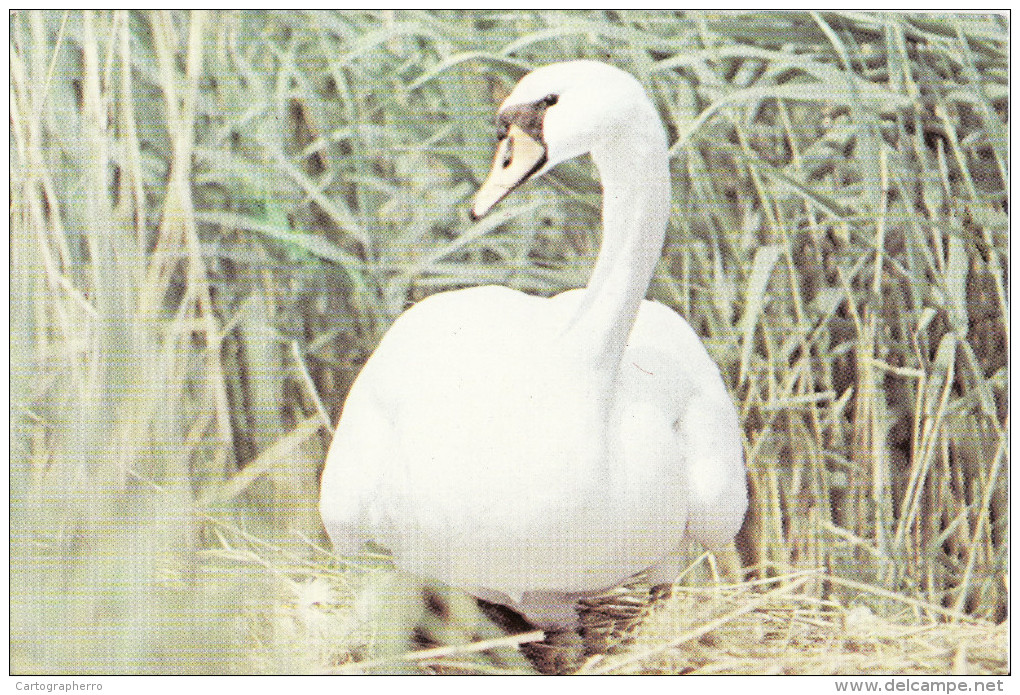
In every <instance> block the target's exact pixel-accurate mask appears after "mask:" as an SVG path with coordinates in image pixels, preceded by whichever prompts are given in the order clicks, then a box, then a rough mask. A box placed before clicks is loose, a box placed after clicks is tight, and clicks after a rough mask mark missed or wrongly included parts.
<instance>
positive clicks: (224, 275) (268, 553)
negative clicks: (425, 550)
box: [10, 11, 1009, 673]
mask: <svg viewBox="0 0 1020 695" xmlns="http://www.w3.org/2000/svg"><path fill="white" fill-rule="evenodd" d="M10 34H11V50H10V66H11V67H10V79H11V85H10V86H11V90H10V91H11V106H10V123H11V155H10V165H11V181H10V223H11V234H10V266H11V302H10V305H11V394H12V398H11V423H12V424H11V554H12V576H11V643H12V664H11V669H12V671H16V672H48V673H54V672H73V673H84V672H92V673H95V672H99V673H105V672H151V671H165V672H294V671H320V670H327V669H330V668H336V667H341V666H343V665H344V664H345V663H347V662H349V661H350V660H351V659H392V658H396V657H399V655H400V654H403V653H405V652H406V651H407V649H409V648H410V646H409V644H410V642H409V637H408V634H407V631H408V630H410V628H411V627H412V625H413V623H412V621H411V619H410V618H409V617H408V616H409V615H411V613H413V612H414V611H413V610H412V609H410V608H408V609H407V610H406V611H405V610H404V609H402V608H399V607H393V606H391V607H390V609H389V610H388V612H387V611H383V612H382V613H379V612H378V611H376V612H374V613H373V612H372V611H369V612H368V613H364V612H363V613H362V614H358V613H357V610H355V609H356V608H357V601H356V600H355V599H356V596H358V595H359V594H358V591H356V589H357V588H358V587H360V586H361V585H362V584H363V583H364V582H365V581H367V580H368V579H367V578H372V577H379V576H384V575H385V574H386V573H384V572H383V573H380V572H378V571H377V569H375V568H377V567H378V565H379V561H378V560H377V559H372V558H334V557H332V556H331V555H330V553H329V552H328V550H327V549H326V548H324V547H323V545H324V543H325V539H324V537H323V535H322V530H321V527H320V524H319V521H318V517H317V514H316V512H315V504H316V498H317V492H318V490H317V485H318V482H317V481H318V473H319V469H320V467H321V464H322V460H323V458H324V452H325V447H326V445H327V444H328V441H329V430H330V426H331V423H332V422H333V421H335V419H336V416H337V414H338V412H339V408H340V404H341V403H342V402H343V397H344V395H345V393H346V390H347V388H348V387H349V385H350V383H351V381H352V379H353V378H354V376H355V375H356V374H357V371H358V368H359V366H360V364H361V362H362V361H363V360H364V358H365V356H366V355H368V354H370V352H371V350H372V349H373V347H374V346H375V344H376V341H377V340H378V338H379V336H380V335H382V333H383V332H384V331H385V329H386V327H387V326H388V325H389V324H390V322H391V321H392V320H393V318H394V317H395V316H397V315H399V313H400V312H401V311H402V310H403V308H404V307H405V306H406V305H407V304H408V303H409V302H413V301H416V300H417V299H420V298H421V297H423V296H426V295H428V294H430V293H432V292H436V291H440V290H443V289H448V288H451V287H458V286H465V285H473V284H480V283H487V282H496V283H500V284H507V285H510V286H513V287H516V288H518V289H522V290H526V291H529V292H534V293H538V294H549V293H553V292H556V291H558V290H560V289H563V288H566V287H576V286H579V285H582V284H583V283H584V281H585V279H586V276H587V272H588V269H589V268H590V264H591V261H592V257H593V254H594V252H595V250H596V249H597V245H598V239H597V236H596V235H595V234H594V233H593V232H592V231H591V230H592V229H595V228H597V215H598V205H597V200H598V189H597V186H596V185H595V182H594V179H593V177H592V172H591V171H590V170H589V169H590V167H588V166H586V165H585V164H584V163H583V162H582V163H578V164H573V165H571V166H565V167H562V168H561V170H560V171H558V172H557V175H556V176H555V177H554V178H553V179H552V180H551V181H550V182H549V183H548V184H547V185H533V186H529V187H526V189H525V190H522V191H520V193H519V195H518V197H517V199H516V201H508V203H507V204H506V205H504V206H503V208H502V209H501V211H500V212H499V214H497V215H494V216H493V217H492V218H490V219H487V220H484V221H482V222H480V223H478V224H474V225H472V224H471V223H470V222H469V220H468V218H467V212H466V210H467V207H466V200H467V197H468V196H469V195H470V193H471V191H472V190H473V188H474V186H475V185H477V182H478V180H479V178H480V176H481V175H482V174H483V172H484V170H485V168H486V167H487V165H488V158H489V153H490V152H489V151H490V147H491V144H492V142H491V141H492V126H491V117H492V112H493V109H494V107H495V104H496V103H498V101H499V99H500V97H501V95H502V94H504V93H505V92H506V91H507V90H508V89H509V88H510V87H511V86H512V85H513V83H514V82H515V81H516V79H517V78H518V77H519V76H520V75H521V74H522V73H523V72H524V71H525V70H527V69H528V68H529V67H530V66H533V65H538V64H542V63H547V62H552V61H555V60H562V59H566V58H571V57H592V58H600V59H605V60H610V61H612V62H614V63H616V64H618V65H620V66H621V67H623V68H625V69H628V70H631V71H632V72H633V73H634V74H636V75H637V76H638V77H639V78H640V79H641V80H642V81H643V82H644V83H645V84H646V86H647V87H648V88H649V90H650V92H651V93H652V94H653V95H654V97H655V99H656V101H657V102H658V104H659V106H660V112H661V114H662V116H663V119H664V121H665V122H666V124H667V127H668V129H669V130H670V134H671V138H672V140H673V141H674V142H675V145H674V147H673V151H672V153H673V172H674V182H675V188H674V200H675V203H676V204H675V207H674V215H673V219H672V221H671V227H670V234H669V240H668V243H667V248H666V251H665V253H664V257H663V261H662V263H661V265H660V268H659V273H658V274H657V277H656V279H655V281H654V283H653V286H652V289H651V293H650V294H651V295H652V296H654V297H655V298H657V299H659V300H660V301H663V302H665V303H667V304H668V305H670V306H672V307H674V308H675V309H677V311H679V312H680V313H681V314H683V315H684V316H686V317H687V318H688V319H689V320H690V322H691V323H692V325H693V326H694V327H695V329H696V330H697V331H698V332H699V334H701V335H702V336H704V337H705V340H706V343H707V344H708V346H709V349H710V351H711V353H712V354H713V356H714V357H715V358H716V359H717V361H718V362H719V364H720V365H721V367H722V369H723V373H724V375H725V377H726V379H727V380H728V383H729V385H730V387H731V389H732V391H733V393H734V395H735V397H736V400H737V402H738V403H739V404H740V408H741V416H742V421H743V423H744V428H745V434H746V440H745V443H746V451H747V459H748V464H749V469H750V481H751V487H752V507H751V512H750V514H749V517H748V522H747V524H746V525H745V527H744V529H743V530H742V532H741V534H740V535H739V537H738V539H737V543H736V546H735V549H730V550H728V551H726V553H729V555H726V553H724V554H723V556H727V557H728V558H729V559H728V560H727V561H726V562H720V563H719V564H718V565H717V566H716V569H715V570H714V571H713V572H708V573H707V574H706V573H704V572H701V570H699V572H696V573H693V574H692V575H691V577H690V578H689V580H688V581H686V582H685V583H683V584H681V585H680V586H678V587H677V592H678V593H677V594H676V595H675V596H674V598H673V600H672V601H671V602H670V603H669V604H668V605H667V607H666V608H665V609H664V610H662V611H661V612H659V613H656V615H655V616H654V617H653V619H652V620H651V621H650V622H649V623H648V624H647V625H646V627H645V628H644V630H643V631H642V632H641V633H640V635H638V636H637V638H636V639H635V640H634V642H633V645H632V647H626V649H637V650H639V651H640V650H642V649H643V650H645V651H649V652H651V653H650V655H649V656H647V657H643V658H642V659H640V660H634V661H631V662H629V664H628V665H626V666H616V667H614V666H613V665H612V664H613V663H616V662H614V661H613V659H618V658H624V659H626V658H628V657H627V656H626V654H629V653H632V652H626V653H625V654H622V655H621V654H616V653H613V654H608V655H607V656H606V660H605V661H601V662H598V663H595V664H594V665H593V666H592V668H620V669H624V670H631V671H642V670H667V671H684V672H687V671H699V670H700V671H705V670H711V669H713V668H719V669H722V670H726V671H749V672H766V671H774V670H778V671H782V672H787V671H789V672H836V671H839V672H843V671H853V670H857V669H861V670H863V669H871V670H872V671H876V670H878V671H883V672H893V671H897V672H900V671H902V672H917V671H925V670H926V669H927V672H945V671H949V670H953V669H957V670H976V671H984V672H996V671H999V672H1001V671H1002V670H1003V669H1005V668H1006V661H1005V643H1004V640H1005V637H1004V635H1005V628H1004V627H1003V625H1005V624H1006V623H1005V621H1006V618H1007V610H1008V608H1007V607H1008V572H1009V567H1008V524H1009V504H1008V485H1007V482H1008V478H1009V446H1008V433H1009V417H1008V412H1009V396H1008V392H1009V378H1008V352H1009V332H1008V321H1007V318H1006V317H1007V316H1008V315H1009V295H1008V287H1009V248H1008V238H1009V235H1008V183H1007V182H1008V165H1009V159H1008V154H1009V153H1008V147H1007V132H1008V25H1007V21H1006V20H1005V19H1004V18H1002V17H997V16H984V15H933V14H929V15H902V14H866V13H852V12H822V13H792V12H791V13H767V12H758V13H690V14H669V13H663V12H652V13H649V12H586V13H578V12H517V13H498V12H497V13H487V12H479V13H470V14H465V13H459V12H443V13H421V12H412V11H398V12H330V13H301V12H286V13H259V12H223V13H203V12H195V13H185V12H160V13H152V12H137V13H128V12H102V13H97V12H45V11H41V12H15V13H12V14H11V16H10ZM723 556H720V557H723ZM802 571H811V572H820V574H817V575H812V576H813V577H814V578H813V579H812V580H810V581H808V582H806V583H804V584H803V585H802V586H799V587H797V588H796V590H791V591H790V592H789V593H786V594H777V593H774V592H775V590H776V586H779V585H782V586H788V584H784V583H783V582H780V581H779V579H780V578H781V577H783V576H786V575H790V574H791V573H793V574H796V573H798V572H802ZM740 582H744V583H743V584H740ZM747 582H752V583H753V582H760V583H759V584H754V585H752V584H749V583H747ZM776 582H778V584H776ZM729 585H733V586H729ZM728 586H729V588H727V587H728ZM754 586H756V587H758V588H757V589H755V588H753V587H754ZM699 587H709V588H708V589H706V590H707V591H709V592H710V597H711V600H705V601H695V602H694V604H695V605H692V604H691V599H690V597H692V596H702V595H701V594H698V593H697V592H698V591H701V590H702V589H699ZM770 591H771V592H773V593H769V592H770ZM309 592H310V593H309ZM317 592H319V593H321V592H326V594H325V598H323V599H322V600H311V598H309V597H310V596H311V597H312V598H314V596H317V595H319V593H317ZM412 593H413V592H412ZM403 595H405V596H410V594H408V593H407V592H404V594H403ZM398 603H399V602H398ZM401 605H403V604H401ZM302 606H304V607H305V608H301V607H302ZM748 606H750V608H749V609H748V610H746V611H745V612H743V613H741V610H742V607H743V608H748ZM865 607H866V610H867V611H870V615H871V616H873V618H872V619H867V620H863V623H861V624H865V623H866V626H865V627H866V629H865V627H860V625H858V627H857V628H854V629H855V630H858V628H859V629H860V630H864V632H860V634H858V633H857V632H854V633H853V634H850V632H848V631H847V621H848V620H849V621H850V623H854V620H857V619H858V618H862V619H863V618H867V617H868V615H869V614H866V613H865ZM327 608H328V610H327ZM405 608H406V606H405ZM458 610H460V609H458ZM464 610H468V609H467V608H465V609H464ZM737 613H739V615H737ZM330 616H333V617H330ZM366 616H367V617H366ZM727 616H731V619H728V620H726V621H725V622H724V623H721V624H719V626H718V627H717V628H715V629H713V630H712V631H710V632H708V633H706V634H704V635H701V636H699V637H697V638H692V639H690V640H687V641H685V642H684V643H683V644H678V645H676V647H675V648H674V647H671V646H668V645H670V644H671V643H672V642H674V641H675V640H676V639H677V638H678V637H680V636H682V635H684V634H687V633H688V631H690V630H697V629H698V628H699V626H703V625H706V624H711V622H712V621H713V620H716V619H721V618H725V617H727ZM466 620H468V623H469V627H466V628H464V629H463V630H459V629H453V628H449V627H447V628H443V629H439V628H438V627H437V628H435V629H433V631H432V632H433V637H435V639H434V640H433V642H434V643H435V644H440V643H441V644H445V645H454V646H455V647H456V648H457V649H458V650H459V651H458V652H457V655H458V656H456V658H457V659H459V660H460V661H462V662H463V667H464V668H466V669H479V668H484V669H485V670H496V671H499V670H501V669H502V670H506V669H511V670H513V669H517V668H519V667H520V668H525V667H526V664H522V663H520V662H519V661H514V660H513V659H514V657H513V654H515V653H516V652H515V650H513V649H503V650H502V653H503V656H501V657H500V659H502V661H499V662H498V663H494V662H491V661H484V662H483V661H479V660H477V659H475V658H474V657H472V656H470V655H471V654H475V655H476V656H477V652H476V651H473V650H474V649H476V648H465V647H463V645H464V644H466V643H468V642H470V641H471V640H474V639H499V636H498V635H495V634H492V633H489V632H486V631H485V629H483V628H479V627H476V626H475V623H474V622H472V621H474V618H466ZM380 621H382V622H380ZM386 621H389V622H386ZM706 621H707V622H706ZM858 622H859V623H860V622H861V621H860V620H858ZM655 626H658V627H655ZM444 630H445V632H444ZM655 630H660V631H661V632H660V634H659V635H658V636H656V635H655V634H654V631H655ZM841 631H842V633H841ZM759 634H760V635H762V637H761V638H760V639H758V640H757V641H755V640H753V639H751V638H752V637H754V636H755V635H759ZM897 635H898V636H897ZM458 645H460V646H458ZM825 650H828V651H825ZM497 651H498V650H497ZM511 652H512V653H513V654H510V653H511ZM926 655H927V656H926ZM433 657H435V655H433ZM433 657H429V658H433ZM825 657H830V658H825ZM435 658H438V657H435ZM452 658H454V657H452V656H447V657H443V660H444V663H448V662H449V661H450V659H452ZM486 659H488V657H486ZM883 660H884V661H883ZM404 663H405V664H412V665H413V664H417V665H418V666H423V664H422V663H421V660H414V659H412V660H411V661H408V660H406V659H405V660H404Z"/></svg>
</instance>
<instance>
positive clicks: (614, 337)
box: [570, 104, 672, 375]
mask: <svg viewBox="0 0 1020 695" xmlns="http://www.w3.org/2000/svg"><path fill="white" fill-rule="evenodd" d="M647 106H648V108H647V110H644V109H642V110H641V111H639V112H638V114H637V115H636V117H635V118H633V119H631V120H629V122H628V127H627V128H626V129H617V130H616V131H614V132H612V133H610V134H608V136H607V137H606V138H604V140H603V141H602V142H600V143H599V146H597V147H595V148H593V149H592V153H591V155H592V159H593V160H594V162H595V165H596V167H598V170H599V175H600V177H601V179H602V247H601V249H600V251H599V256H598V260H597V261H596V262H595V268H594V270H593V271H592V275H591V278H590V280H589V281H588V287H587V289H586V291H585V297H584V299H583V301H582V302H581V306H580V308H579V311H578V314H577V316H576V317H575V319H574V321H573V322H572V327H571V329H570V332H571V333H574V334H575V335H576V336H577V338H578V339H579V341H580V342H581V344H582V345H584V346H585V352H587V353H588V354H587V355H586V356H587V357H588V359H589V360H590V361H591V362H592V367H593V368H594V369H596V370H599V371H604V372H610V373H612V374H613V375H615V373H616V371H617V369H618V368H619V366H620V361H621V360H622V358H623V352H624V349H625V348H626V346H627V338H628V336H629V335H630V331H631V328H632V327H633V325H634V320H635V318H636V316H637V311H638V307H639V306H640V304H641V300H642V299H644V296H645V293H646V292H647V291H648V285H649V283H650V282H651V279H652V275H653V273H654V272H655V266H656V264H657V263H658V260H659V257H660V256H661V255H662V245H663V242H664V240H665V236H666V226H667V224H668V222H669V214H670V203H671V197H672V191H671V186H670V175H669V156H668V150H667V147H666V135H665V132H664V131H663V128H662V124H661V122H660V121H659V118H658V114H656V113H655V111H654V108H653V107H651V104H648V105H647ZM588 350H590V352H588Z"/></svg>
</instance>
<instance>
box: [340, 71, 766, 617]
mask: <svg viewBox="0 0 1020 695" xmlns="http://www.w3.org/2000/svg"><path fill="white" fill-rule="evenodd" d="M498 122H499V125H500V141H499V145H498V148H497V152H496V157H495V160H494V162H493V169H492V172H491V174H490V176H489V179H488V180H487V181H486V182H485V184H483V186H482V187H481V189H480V190H479V192H478V193H477V194H476V197H475V201H474V207H473V210H472V214H473V215H474V216H476V217H480V216H481V215H484V214H485V213H487V212H488V211H489V210H490V209H491V208H492V207H493V206H494V205H495V204H496V203H498V202H499V200H501V199H502V198H503V197H504V196H505V195H507V194H508V193H509V192H511V191H512V190H513V189H514V188H515V187H516V186H517V185H519V184H520V183H522V182H523V181H525V180H527V179H529V178H534V177H536V176H540V175H541V174H543V173H544V172H545V171H547V170H549V169H550V168H552V167H553V166H555V165H556V164H557V163H559V162H561V161H564V160H566V159H570V158H572V157H575V156H578V155H580V154H584V153H587V152H590V153H591V155H592V158H593V160H594V162H595V164H596V166H597V167H598V170H599V174H600V176H601V179H602V183H603V196H604V198H603V224H604V230H603V243H602V248H601V251H600V253H599V257H598V260H597V262H596V265H595V269H594V271H593V273H592V276H591V279H590V281H589V284H588V286H587V287H586V288H584V289H576V290H570V291H567V292H564V293H562V294H559V295H557V296H555V297H552V298H548V299H547V298H540V297H534V296H530V295H527V294H524V293H521V292H517V291H514V290H510V289H508V288H505V287H495V286H493V287H477V288H471V289H464V290H457V291H452V292H444V293H440V294H437V295H433V296H432V297H429V298H428V299H425V300H423V301H421V302H419V303H418V304H416V305H415V306H413V307H411V308H410V309H408V310H407V311H406V312H405V313H404V314H403V315H401V316H400V317H399V318H398V319H397V321H396V322H394V324H393V326H392V327H391V328H390V330H389V331H388V332H387V333H386V335H385V336H384V337H383V339H382V341H381V342H380V344H379V346H378V348H377V349H376V351H375V353H374V354H373V355H372V357H371V358H370V359H369V360H368V362H367V363H366V364H365V366H364V368H363V370H362V372H361V373H360V375H359V376H358V378H357V380H356V382H355V384H354V386H353V387H352V388H351V391H350V393H349V395H348V398H347V401H346V403H345V405H344V409H343V413H342V415H341V418H340V421H339V423H338V425H337V429H336V433H335V435H334V439H333V442H332V445H331V446H330V451H329V454H328V456H327V459H326V466H325V469H324V472H323V477H322V494H321V501H320V512H321V515H322V519H323V522H324V524H325V527H326V530H327V532H328V533H329V536H330V539H331V540H332V542H333V545H334V547H335V548H336V550H337V551H338V552H340V553H343V554H355V553H357V552H358V551H359V549H360V547H361V545H362V543H363V542H365V541H369V540H372V541H375V542H377V543H379V544H381V545H383V546H385V547H387V548H389V549H390V551H391V552H392V553H393V560H394V563H395V564H396V566H397V567H398V568H400V569H403V570H405V571H408V572H411V573H413V574H416V575H419V576H422V577H425V578H429V579H435V580H439V581H442V582H445V583H447V584H450V585H453V586H456V587H460V588H462V589H464V590H466V591H468V592H470V593H472V594H474V595H475V596H478V597H479V598H483V599H486V600H489V601H494V602H497V603H501V604H504V605H507V606H509V607H511V608H514V609H516V610H518V611H520V612H521V613H523V614H524V616H525V617H526V618H528V619H529V620H530V621H531V622H532V623H534V624H536V625H538V626H540V627H555V628H566V627H571V626H574V625H576V620H577V615H576V611H575V608H574V604H575V602H576V600H577V598H578V597H580V596H583V595H585V594H589V593H594V592H598V591H601V590H604V589H607V588H610V587H613V586H615V585H617V584H619V583H620V582H621V581H623V580H625V579H627V578H628V577H630V576H632V575H634V574H636V573H638V572H641V571H643V570H649V569H650V570H651V576H652V578H653V579H654V580H657V581H663V582H668V581H672V580H673V579H675V578H676V575H677V573H678V569H679V568H678V567H677V565H676V564H675V563H676V552H677V551H678V550H679V549H680V548H681V546H682V544H683V542H684V541H685V540H686V539H694V540H697V541H700V542H702V543H705V544H707V545H716V544H719V543H723V542H726V541H728V540H730V539H731V538H732V537H733V535H734V534H735V533H736V532H737V530H738V529H739V527H740V525H741V523H742V521H743V517H744V513H745V510H746V507H747V489H746V480H745V472H744V463H743V450H742V446H741V443H740V429H739V422H738V418H737V413H736V410H735V408H734V406H733V403H732V401H731V399H730V397H729V395H728V394H727V392H726V388H725V386H724V384H723V381H722V379H721V377H720V374H719V370H718V368H717V367H716V365H715V363H714V362H713V361H712V359H711V358H710V357H709V355H708V353H707V352H706V351H705V348H704V346H703V345H702V344H701V341H700V340H699V339H698V337H697V336H696V335H695V333H694V331H693V330H692V329H691V327H690V326H689V325H688V324H687V322H686V321H684V320H683V319H682V318H681V317H680V316H678V315H677V314H676V313H674V312H673V311H672V310H670V309H668V308H667V307H665V306H663V305H661V304H658V303H656V302H651V301H646V300H644V299H643V296H644V294H645V292H646V291H647V288H648V284H649V282H650V279H651V275H652V272H653V271H654V268H655V264H656V262H657V261H658V258H659V255H660V254H661V251H662V244H663V239H664V235H665V229H666V225H667V222H668V216H669V207H670V181H669V170H668V158H667V149H666V138H665V133H664V131H663V128H662V125H661V122H660V121H659V118H658V114H657V112H656V111H655V108H654V106H653V105H652V104H651V102H650V101H649V100H648V98H647V96H646V95H645V93H644V90H643V89H642V87H641V86H640V84H639V83H638V82H637V80H635V79H634V78H633V77H631V76H630V75H629V74H627V73H625V72H623V71H621V70H618V69H616V68H613V67H610V66H608V65H604V64H601V63H596V62H592V61H574V62H568V63H557V64H554V65H549V66H546V67H543V68H539V69H537V70H535V71H534V72H532V73H530V74H528V75H526V76H525V77H524V78H523V79H522V80H521V82H520V83H519V84H518V85H517V87H516V88H515V89H514V90H513V92H512V93H511V94H510V96H509V97H507V99H506V101H505V102H504V103H503V105H502V106H501V108H500V111H499V116H498Z"/></svg>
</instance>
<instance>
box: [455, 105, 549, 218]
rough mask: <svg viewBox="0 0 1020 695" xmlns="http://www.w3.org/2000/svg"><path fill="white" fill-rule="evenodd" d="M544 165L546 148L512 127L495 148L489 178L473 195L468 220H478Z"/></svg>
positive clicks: (516, 127) (515, 127)
mask: <svg viewBox="0 0 1020 695" xmlns="http://www.w3.org/2000/svg"><path fill="white" fill-rule="evenodd" d="M545 162H546V151H545V145H544V144H543V143H541V142H539V141H538V140H536V139H535V138H533V137H531V136H530V135H528V134H527V133H525V132H524V131H523V130H522V129H521V128H520V127H518V126H516V125H511V126H510V128H509V129H508V130H507V133H506V136H504V137H503V139H502V140H500V141H499V144H498V145H497V146H496V156H495V157H493V159H492V170H491V171H490V172H489V177H488V178H487V179H485V183H483V184H482V187H481V188H479V189H478V192H477V193H475V200H474V204H473V205H472V206H471V218H472V219H475V220H477V219H479V218H481V217H484V216H485V214H486V213H488V212H489V210H491V209H492V208H493V206H495V205H496V203H498V202H499V201H501V200H503V198H505V197H506V196H507V195H508V194H509V193H510V191H512V190H513V189H515V188H517V186H519V185H520V184H522V183H524V182H525V181H527V180H528V178H529V177H530V176H531V175H532V174H534V173H535V172H536V171H538V170H539V169H541V168H542V165H543V164H545Z"/></svg>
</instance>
